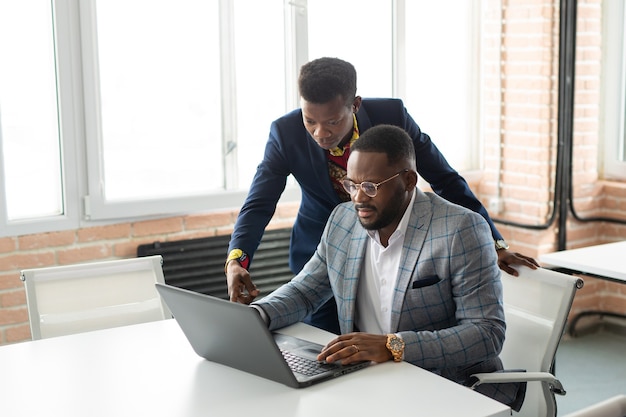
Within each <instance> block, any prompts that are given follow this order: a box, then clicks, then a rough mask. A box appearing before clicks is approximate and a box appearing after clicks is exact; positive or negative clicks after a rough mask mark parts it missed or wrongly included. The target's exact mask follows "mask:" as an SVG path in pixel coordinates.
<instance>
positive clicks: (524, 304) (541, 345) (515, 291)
mask: <svg viewBox="0 0 626 417" xmlns="http://www.w3.org/2000/svg"><path fill="white" fill-rule="evenodd" d="M518 272H519V276H518V277H514V276H512V275H509V274H507V273H506V272H502V286H503V297H504V313H505V317H506V339H505V341H504V345H503V347H502V352H501V353H500V358H501V359H502V363H503V365H504V369H505V370H511V371H512V372H494V373H481V374H475V375H473V377H474V378H475V381H476V382H475V383H474V384H473V385H472V388H476V387H477V386H479V385H480V384H485V383H507V382H524V383H525V384H524V385H522V388H525V392H524V390H523V389H522V390H520V393H521V395H520V398H518V401H517V402H516V404H515V405H512V406H511V407H512V408H513V409H514V410H515V408H518V409H519V411H518V412H515V411H514V412H513V414H512V415H514V416H524V417H526V416H527V417H555V416H556V400H555V398H554V394H560V395H565V390H564V389H563V386H562V385H561V382H560V381H559V380H558V379H556V378H555V377H554V375H552V373H551V372H552V366H553V362H554V357H555V355H556V350H557V347H558V345H559V342H560V340H561V335H562V334H563V332H564V330H565V323H566V320H567V316H568V314H569V311H570V308H571V305H572V301H573V300H574V295H575V294H576V290H577V289H579V288H582V286H583V281H582V280H581V279H580V278H577V277H573V276H571V275H566V274H563V273H559V272H555V271H551V270H548V269H543V268H538V269H536V270H533V269H530V268H527V267H520V268H519V269H518ZM524 394H525V396H524ZM520 404H521V409H520V408H519V405H520Z"/></svg>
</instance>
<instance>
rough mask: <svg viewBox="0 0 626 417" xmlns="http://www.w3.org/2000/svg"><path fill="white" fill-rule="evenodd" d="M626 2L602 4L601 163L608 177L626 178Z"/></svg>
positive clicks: (608, 1) (605, 2)
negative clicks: (625, 156)
mask: <svg viewBox="0 0 626 417" xmlns="http://www.w3.org/2000/svg"><path fill="white" fill-rule="evenodd" d="M625 19H626V6H624V3H623V2H622V1H621V0H605V1H604V2H603V7H602V22H603V23H602V51H603V54H602V64H601V65H602V77H601V83H602V85H601V97H602V99H601V105H600V114H604V121H603V123H602V125H601V128H600V130H601V132H600V134H601V141H602V144H603V147H604V152H599V153H598V157H599V159H600V161H599V166H601V167H602V171H603V172H602V175H601V176H602V177H603V178H604V179H616V180H626V158H624V159H625V160H621V159H620V157H619V155H624V147H625V146H626V74H624V69H626V42H624V35H625V34H626V23H625Z"/></svg>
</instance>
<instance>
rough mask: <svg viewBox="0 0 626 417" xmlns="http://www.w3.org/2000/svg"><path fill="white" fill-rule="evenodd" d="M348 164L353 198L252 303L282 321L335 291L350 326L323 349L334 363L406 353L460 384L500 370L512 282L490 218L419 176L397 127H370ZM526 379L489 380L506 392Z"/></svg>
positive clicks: (490, 391) (273, 325) (271, 321)
mask: <svg viewBox="0 0 626 417" xmlns="http://www.w3.org/2000/svg"><path fill="white" fill-rule="evenodd" d="M347 168H348V169H347V176H346V179H345V180H344V181H343V185H344V187H345V188H346V191H348V193H349V194H350V196H351V199H352V201H351V202H348V203H343V204H340V205H339V206H337V207H336V208H335V210H334V211H333V212H332V214H331V216H330V218H329V220H328V222H327V224H326V228H325V230H324V232H323V234H322V238H321V241H320V243H319V246H318V247H317V250H316V252H315V254H314V255H313V257H312V258H311V259H310V260H309V262H308V263H307V264H306V265H305V266H304V268H303V269H302V271H301V272H300V273H298V274H297V275H296V276H295V277H294V278H293V279H292V280H291V281H290V282H289V283H287V284H285V285H283V286H282V287H280V288H279V289H277V290H276V291H274V292H273V293H272V294H270V295H268V296H267V297H265V298H264V299H261V300H259V301H255V302H254V303H253V304H252V305H253V307H255V308H256V309H257V310H259V312H260V314H261V316H263V317H264V319H265V320H266V322H267V323H268V325H269V327H270V329H277V328H281V327H284V326H287V325H289V324H292V323H295V322H298V321H302V320H303V319H304V318H305V317H307V315H308V314H310V313H311V312H313V311H315V309H316V308H318V307H319V306H321V305H323V304H324V303H325V302H326V301H328V300H329V299H330V298H334V299H335V301H336V303H337V312H338V317H339V325H340V328H341V335H340V336H338V337H337V338H335V339H333V340H332V341H331V342H330V343H329V344H328V345H327V346H326V347H325V348H324V350H323V351H322V352H321V353H320V355H319V358H318V359H320V360H326V361H328V362H335V361H341V363H351V362H357V361H363V360H369V361H374V362H385V361H388V360H392V359H393V360H396V361H401V360H404V361H407V362H410V363H412V364H414V365H417V366H419V367H422V368H424V369H427V370H430V371H432V372H435V373H437V374H440V375H442V376H444V377H446V378H448V379H451V380H453V381H456V382H458V383H462V384H467V383H468V379H469V376H470V375H471V374H473V373H477V372H492V371H497V370H500V369H502V363H501V361H500V359H499V358H498V354H499V352H500V350H501V348H502V343H503V341H504V335H505V328H506V326H505V321H504V312H503V308H502V286H501V283H500V270H499V268H498V265H497V255H496V251H495V249H494V246H493V238H492V236H491V231H490V228H489V226H488V224H487V222H486V221H485V219H484V218H482V217H481V216H480V215H479V214H476V213H475V212H473V211H471V210H468V209H466V208H463V207H461V206H458V205H455V204H453V203H450V202H448V201H446V200H444V199H442V198H440V197H438V196H437V195H435V194H433V193H425V192H422V191H421V190H419V189H418V188H417V187H416V184H417V173H416V171H417V167H416V164H415V153H414V147H413V144H412V142H411V139H410V137H409V136H408V135H407V133H406V132H405V131H404V130H402V129H401V128H399V127H395V126H391V125H379V126H375V127H373V128H371V129H369V130H368V131H366V132H365V133H364V134H363V135H362V136H361V137H360V138H359V140H358V141H356V142H355V143H354V145H353V148H352V153H351V155H350V157H349V159H348V166H347ZM516 389H517V385H516V384H510V385H508V386H504V387H495V386H491V387H490V386H483V387H481V390H482V391H483V392H484V393H485V394H486V395H489V396H492V397H493V398H495V399H498V400H500V401H502V402H505V403H507V402H508V401H509V400H510V399H511V398H512V396H513V394H514V392H515V391H516Z"/></svg>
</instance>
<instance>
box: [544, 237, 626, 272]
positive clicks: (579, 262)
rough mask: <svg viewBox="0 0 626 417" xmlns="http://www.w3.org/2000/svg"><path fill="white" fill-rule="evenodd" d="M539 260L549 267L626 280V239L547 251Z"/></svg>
mask: <svg viewBox="0 0 626 417" xmlns="http://www.w3.org/2000/svg"><path fill="white" fill-rule="evenodd" d="M539 261H540V262H541V263H543V264H545V265H546V266H548V267H559V268H567V269H571V270H574V271H579V272H583V273H584V272H586V273H589V274H593V275H597V276H599V277H602V278H605V279H610V280H614V281H620V282H622V281H623V282H626V241H622V242H615V243H607V244H604V245H596V246H588V247H584V248H578V249H570V250H563V251H560V252H552V253H547V254H545V255H541V256H539Z"/></svg>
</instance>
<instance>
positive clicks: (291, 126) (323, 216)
mask: <svg viewBox="0 0 626 417" xmlns="http://www.w3.org/2000/svg"><path fill="white" fill-rule="evenodd" d="M356 118H357V123H358V126H359V131H360V132H361V133H363V132H365V131H366V130H367V129H369V128H370V127H372V126H376V125H379V124H391V125H395V126H399V127H401V128H403V129H404V130H406V131H407V132H408V134H409V136H411V138H412V139H413V143H414V144H415V153H416V159H417V171H418V173H419V175H420V176H421V177H422V178H423V179H424V180H426V181H427V182H428V183H429V184H430V186H431V187H432V189H433V191H434V192H435V193H437V194H438V195H440V196H441V197H443V198H445V199H446V200H448V201H451V202H453V203H456V204H459V205H461V206H463V207H466V208H468V209H470V210H473V211H475V212H477V213H479V214H480V215H482V216H483V217H484V218H485V219H486V220H487V222H488V224H489V226H490V228H491V232H492V234H493V237H494V239H501V238H502V236H501V235H500V234H499V233H498V231H497V230H496V228H495V226H494V224H493V222H492V221H491V219H490V218H489V215H488V214H487V211H486V210H485V208H484V207H483V205H482V204H481V203H480V201H478V199H477V198H476V197H475V196H474V194H473V193H472V191H471V190H470V189H469V187H468V185H467V182H466V181H465V180H464V179H463V178H462V177H461V176H460V175H459V174H458V173H457V172H456V171H455V170H454V169H452V167H451V166H450V165H449V164H448V162H447V161H446V159H445V158H444V157H443V155H442V154H441V152H439V149H437V147H436V146H435V144H434V143H432V142H431V140H430V137H429V136H428V135H427V134H425V133H423V132H422V131H421V130H420V128H419V126H418V125H417V123H415V121H414V120H413V118H412V117H411V116H410V115H409V114H408V112H407V111H406V109H405V108H404V104H403V103H402V101H401V100H398V99H363V101H362V104H361V107H360V109H359V111H358V113H357V115H356ZM460 140H465V138H461V139H460ZM326 152H327V151H325V150H324V149H322V148H320V147H319V145H318V144H317V143H316V142H315V141H314V140H313V138H312V137H311V136H310V135H309V133H308V132H307V130H306V129H305V128H304V124H303V122H302V111H301V110H300V109H297V110H294V111H292V112H290V113H288V114H286V115H285V116H283V117H281V118H279V119H278V120H275V121H274V122H273V123H272V125H271V128H270V136H269V139H268V141H267V145H266V147H265V155H264V157H263V161H262V162H261V164H260V165H259V166H258V168H257V172H256V175H255V176H254V179H253V181H252V185H251V187H250V192H249V194H248V197H247V198H246V201H245V203H244V205H243V207H242V208H241V211H240V213H239V217H238V218H237V223H236V224H235V229H234V231H233V234H232V237H231V241H230V244H229V248H228V250H229V251H230V250H231V249H233V248H239V249H241V250H243V251H244V252H246V253H247V254H248V256H250V258H251V260H252V257H253V255H254V252H255V250H256V249H257V247H258V245H259V242H260V240H261V237H262V236H263V232H264V230H265V227H266V226H267V224H268V223H269V221H270V220H271V218H272V216H273V214H274V211H275V209H276V204H277V202H278V199H279V198H280V196H281V194H282V192H283V191H284V189H285V184H286V181H287V177H288V176H289V175H290V174H291V175H293V177H294V178H295V179H296V181H297V182H298V184H299V185H300V189H301V192H302V201H301V204H300V209H299V211H298V215H297V218H296V221H295V223H294V226H293V231H292V235H291V246H290V256H289V266H290V268H291V270H292V271H293V272H294V273H298V272H299V271H300V270H301V269H302V267H303V266H304V264H305V263H306V262H307V261H308V260H309V259H310V258H311V256H312V255H313V253H314V252H315V249H316V247H317V244H318V243H319V241H320V237H321V235H322V232H323V230H324V226H325V225H326V221H327V220H328V217H329V216H330V213H331V212H332V211H333V209H334V208H335V207H336V206H337V205H338V204H340V203H341V201H340V199H339V197H338V196H337V194H336V192H335V191H334V189H333V186H332V183H331V180H330V176H329V174H328V160H327V157H326Z"/></svg>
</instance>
